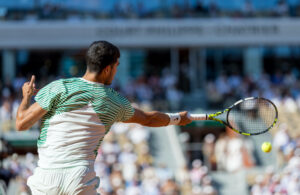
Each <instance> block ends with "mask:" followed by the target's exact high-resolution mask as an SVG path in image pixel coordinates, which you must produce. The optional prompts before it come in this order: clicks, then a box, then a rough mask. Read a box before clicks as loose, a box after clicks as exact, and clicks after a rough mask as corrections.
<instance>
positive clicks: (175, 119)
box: [166, 113, 181, 125]
mask: <svg viewBox="0 0 300 195" xmlns="http://www.w3.org/2000/svg"><path fill="white" fill-rule="evenodd" d="M166 114H167V115H168V116H169V118H170V122H169V124H168V125H178V124H179V123H180V120H181V117H180V114H179V113H166Z"/></svg>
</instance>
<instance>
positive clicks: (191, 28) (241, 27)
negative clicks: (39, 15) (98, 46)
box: [0, 19, 300, 48]
mask: <svg viewBox="0 0 300 195" xmlns="http://www.w3.org/2000/svg"><path fill="white" fill-rule="evenodd" d="M299 33H300V20H297V19H280V20H279V19H180V20H175V19H172V20H103V21H86V22H79V21H76V22H75V21H53V22H49V21H48V22H47V21H36V22H0V48H82V47H86V46H87V45H89V44H90V43H91V42H92V41H94V40H99V39H105V40H109V41H112V42H113V43H115V44H117V45H119V46H121V47H210V46H220V47H226V46H247V45H262V44H264V45H280V44H284V45H292V44H300V36H299Z"/></svg>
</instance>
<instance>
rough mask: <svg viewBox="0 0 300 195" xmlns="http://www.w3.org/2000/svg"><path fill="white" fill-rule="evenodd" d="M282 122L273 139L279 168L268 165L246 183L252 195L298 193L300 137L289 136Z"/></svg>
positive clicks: (299, 183) (299, 181)
mask: <svg viewBox="0 0 300 195" xmlns="http://www.w3.org/2000/svg"><path fill="white" fill-rule="evenodd" d="M286 128H287V126H286V124H284V125H283V126H281V127H280V131H279V132H278V133H277V134H275V138H274V141H273V144H274V148H275V150H276V154H277V163H279V168H275V167H272V166H271V167H268V168H267V169H266V170H265V172H264V173H260V174H256V175H255V176H254V177H253V178H252V180H251V179H249V181H248V183H249V185H250V186H251V194H252V195H260V194H264V195H269V194H270V195H271V194H284V195H285V194H291V195H294V194H295V195H296V194H300V137H297V138H291V137H290V136H289V134H288V132H287V129H286Z"/></svg>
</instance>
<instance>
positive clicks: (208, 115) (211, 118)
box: [202, 97, 278, 136]
mask: <svg viewBox="0 0 300 195" xmlns="http://www.w3.org/2000/svg"><path fill="white" fill-rule="evenodd" d="M251 99H253V100H254V99H263V100H265V101H268V102H269V103H271V104H272V105H273V107H274V108H275V112H276V115H275V119H274V122H273V123H272V124H271V125H270V126H269V127H268V128H267V129H266V130H264V131H261V132H257V133H245V132H242V131H239V130H236V129H234V128H233V127H232V126H231V125H230V123H229V122H228V116H229V113H230V111H231V109H232V108H233V107H235V106H237V105H238V104H240V103H242V102H244V101H246V100H251ZM225 112H227V114H226V121H223V120H221V119H218V118H215V117H217V116H219V115H221V114H223V113H225ZM202 120H205V119H202ZM206 120H213V121H217V122H219V123H221V124H223V125H226V126H228V127H229V128H231V129H232V130H233V131H235V132H236V133H239V134H242V135H247V136H252V135H260V134H263V133H265V132H267V131H269V130H270V129H271V128H273V127H274V126H275V125H276V123H277V120H278V110H277V107H276V106H275V104H274V103H273V102H272V101H270V100H268V99H266V98H262V97H248V98H244V99H241V100H239V101H237V102H235V103H234V104H233V105H231V106H230V107H228V108H226V109H225V110H223V111H220V112H216V113H213V114H206Z"/></svg>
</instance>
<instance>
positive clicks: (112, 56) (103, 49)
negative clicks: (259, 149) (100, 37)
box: [86, 41, 120, 73]
mask: <svg viewBox="0 0 300 195" xmlns="http://www.w3.org/2000/svg"><path fill="white" fill-rule="evenodd" d="M119 57H120V50H119V49H118V48H117V47H116V46H115V45H113V44H111V43H109V42H107V41H95V42H93V43H92V44H91V45H90V47H89V48H88V50H87V53H86V63H87V69H88V71H90V72H96V73H101V72H102V70H103V69H104V68H105V67H107V66H109V65H112V64H114V63H116V62H117V60H118V58H119Z"/></svg>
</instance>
